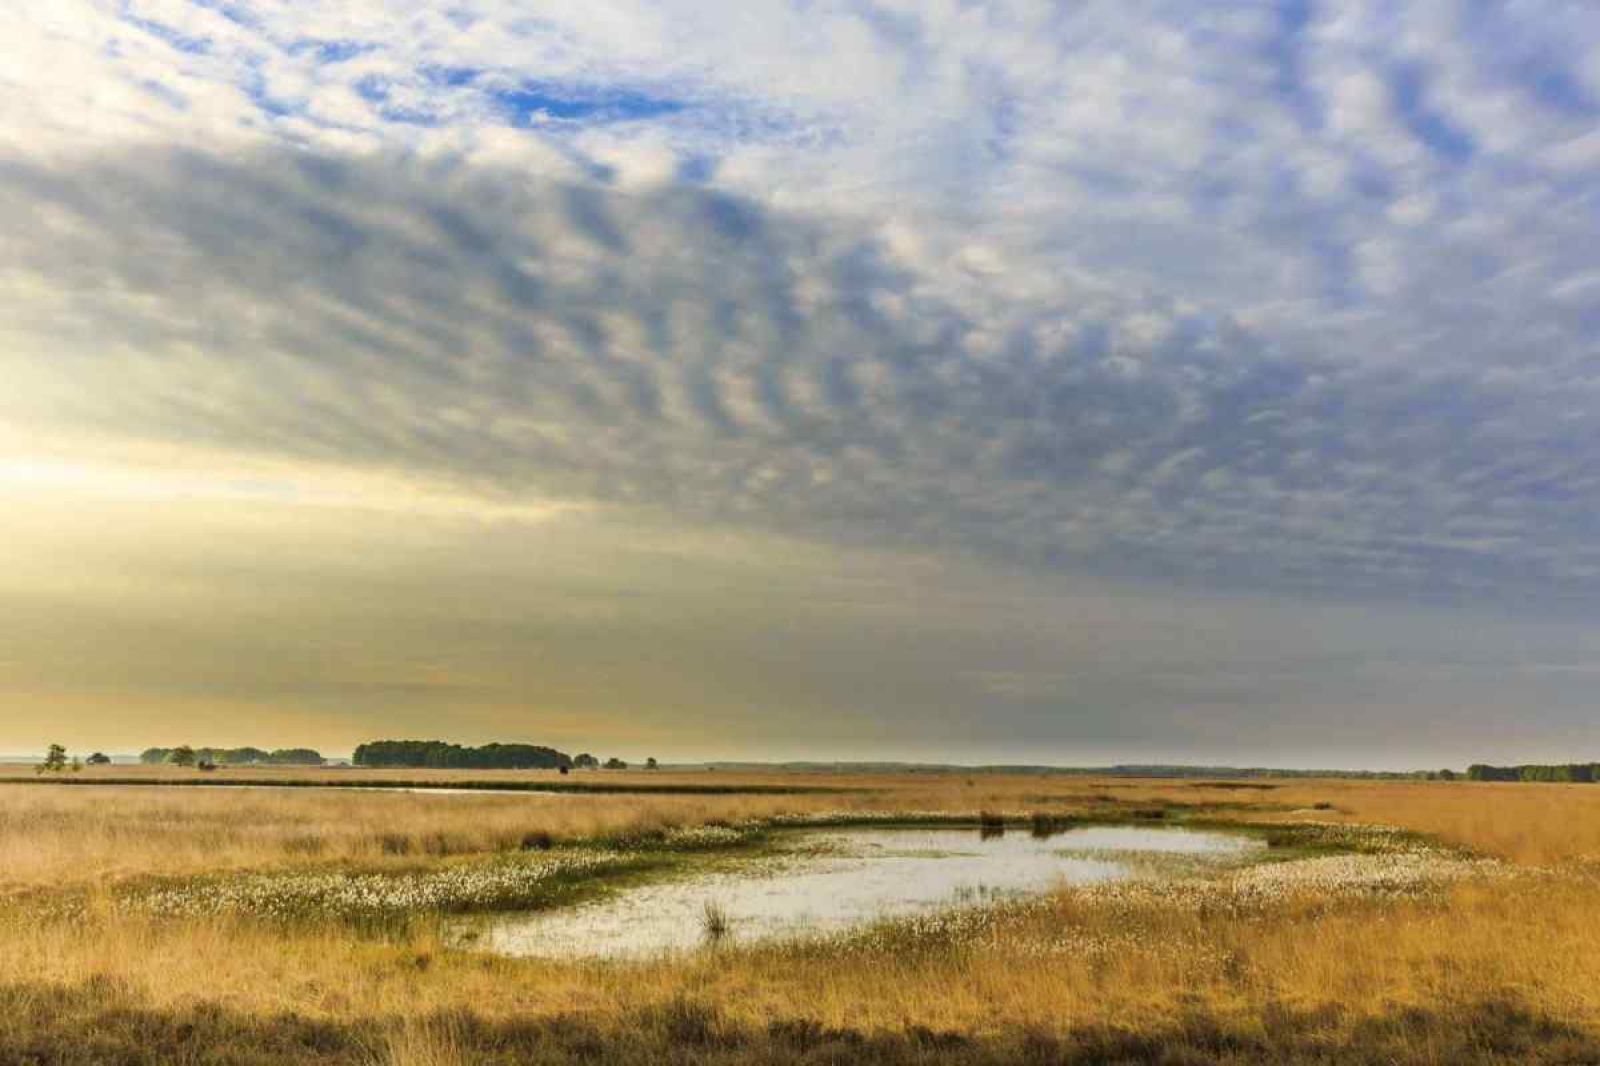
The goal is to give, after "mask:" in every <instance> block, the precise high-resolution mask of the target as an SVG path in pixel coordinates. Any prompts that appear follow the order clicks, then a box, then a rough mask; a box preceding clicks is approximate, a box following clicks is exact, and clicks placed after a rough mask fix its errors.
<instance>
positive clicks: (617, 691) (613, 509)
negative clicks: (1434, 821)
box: [0, 0, 1600, 768]
mask: <svg viewBox="0 0 1600 1066" xmlns="http://www.w3.org/2000/svg"><path fill="white" fill-rule="evenodd" d="M1597 120H1600V8H1597V7H1596V6H1595V5H1593V4H1591V3H1589V2H1587V0H1565V2H1564V0H1501V2H1497V0H1451V2H1445V0H1415V2H1412V3H1407V4H1393V3H1388V2H1383V0H1339V2H1337V3H1335V2H1332V0H1217V2H1215V3H1207V4H1203V5H1202V4H1194V3H1192V2H1187V0H1184V2H1177V0H1173V2H1166V0H1148V2H1143V3H1136V4H1130V3H1126V2H1124V0H1105V2H1100V0H1084V2H1075V3H1071V4H1064V3H1060V2H1058V0H1043V2H1030V0H1015V2H997V3H980V2H976V0H961V2H957V0H948V2H946V0H924V2H915V3H913V2H896V0H877V2H872V0H792V2H779V0H740V2H739V3H725V2H724V3H718V2H710V0H700V2H695V0H583V2H582V3H575V2H561V0H552V2H549V3H544V4H540V5H527V4H524V3H517V2H513V0H454V2H452V3H449V4H423V5H419V4H415V3H402V2H399V0H341V2H338V3H327V4H316V5H306V4H299V3H293V2H290V0H9V2H8V3H6V4H5V5H4V6H3V8H0V219H3V220H4V224H3V225H0V605H3V607H4V610H3V611H0V751H31V750H34V749H42V747H43V746H44V745H45V744H46V743H49V742H53V741H60V742H62V743H65V744H67V745H68V746H69V747H71V748H73V749H75V750H80V749H81V750H93V749H96V748H98V749H103V750H107V751H137V750H139V749H141V748H143V747H145V746H150V745H171V744H174V743H183V742H191V743H196V744H200V743H204V744H253V745H257V746H262V747H279V746H291V745H296V746H298V745H310V746H314V747H319V748H321V749H323V750H325V751H327V752H330V753H334V752H348V751H349V750H351V749H352V748H353V747H354V746H355V745H356V744H358V743H360V742H362V741H364V740H370V739H375V738H378V737H413V738H434V737H438V738H443V739H448V740H454V741H460V742H464V743H481V742H486V741H491V740H502V741H513V740H515V741H526V742H531V743H546V744H552V745H554V746H557V747H560V748H562V749H563V750H568V751H579V750H594V751H596V752H600V753H602V754H613V753H614V754H619V755H621V756H623V757H632V758H643V757H644V756H646V755H653V756H657V757H660V758H662V759H663V760H672V761H676V760H698V759H727V758H756V759H791V758H821V759H848V758H859V759H927V760H939V761H954V762H966V763H976V762H1027V763H1061V764H1072V765H1099V764H1105V763H1112V762H1158V761H1159V762H1190V763H1231V764H1246V765H1257V764H1259V765H1288V766H1346V767H1361V768H1365V767H1371V768H1404V767H1419V766H1420V767H1436V766H1461V765H1465V764H1466V763H1467V762H1471V761H1479V760H1482V761H1490V762H1494V761H1500V762H1514V761H1540V760H1545V761H1557V760H1560V761H1565V760H1569V759H1572V760H1578V759H1581V760H1584V761H1588V760H1591V759H1595V758H1600V728H1597V725H1596V723H1597V721H1600V718H1597V716H1596V715H1595V713H1594V692H1595V683H1596V680H1597V679H1600V626H1597V622H1600V464H1597V462H1596V460H1597V458H1600V241H1597V240H1596V235H1597V233H1600V121H1597Z"/></svg>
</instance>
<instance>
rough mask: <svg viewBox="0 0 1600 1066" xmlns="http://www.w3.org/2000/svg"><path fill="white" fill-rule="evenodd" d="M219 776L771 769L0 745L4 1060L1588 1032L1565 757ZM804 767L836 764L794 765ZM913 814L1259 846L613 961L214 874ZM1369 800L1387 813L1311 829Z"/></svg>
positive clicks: (845, 1054)
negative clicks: (1265, 773)
mask: <svg viewBox="0 0 1600 1066" xmlns="http://www.w3.org/2000/svg"><path fill="white" fill-rule="evenodd" d="M97 775H98V777H99V778H101V779H108V778H115V777H137V778H138V779H139V780H141V781H152V782H160V781H173V782H178V781H193V780H202V779H203V780H208V781H209V780H211V779H212V777H213V775H210V774H206V775H201V774H197V773H186V772H182V771H176V770H171V769H167V768H159V767H156V768H145V767H139V768H134V767H108V768H102V769H99V770H94V771H90V770H85V771H84V772H83V774H82V779H83V780H86V781H88V780H94V779H96V777H97ZM221 775H227V776H228V777H229V778H230V779H245V778H248V779H249V780H252V781H256V782H260V783H272V782H281V781H286V780H316V781H324V780H325V781H328V782H330V783H337V782H341V781H367V782H372V783H380V782H393V781H401V780H408V781H409V780H417V781H424V782H428V783H440V784H442V783H447V782H472V781H484V782H506V783H518V782H521V783H560V782H562V781H567V782H572V783H580V784H581V783H584V782H586V781H590V780H593V781H596V782H614V783H616V784H638V785H643V786H646V787H649V786H670V785H685V784H703V783H705V782H706V781H707V779H708V778H714V779H715V780H716V784H717V785H718V786H719V787H726V788H733V789H745V790H750V789H755V788H766V789H769V790H771V791H764V792H751V791H744V792H742V793H729V794H716V793H703V794H694V793H678V794H672V793H664V794H649V793H647V794H637V795H618V794H614V793H613V794H599V793H597V794H594V795H589V796H570V795H520V794H515V793H512V794H506V795H495V794H486V795H478V794H463V795H444V796H441V795H432V794H414V793H399V792H368V791H356V790H351V791H333V790H320V789H318V790H305V791H288V790H284V791H277V790H260V789H192V788H179V789H159V788H152V787H148V786H144V785H140V786H119V785H113V784H106V785H104V787H96V788H64V787H60V786H54V785H40V784H34V783H32V781H31V777H32V770H31V768H28V767H7V768H4V769H3V770H0V776H4V777H8V778H16V779H20V778H28V779H29V780H26V781H22V782H21V783H15V784H11V785H8V786H7V787H5V788H0V942H3V943H4V944H5V950H4V951H3V952H0V1062H12V1061H17V1062H40V1063H54V1062H67V1063H85V1064H87V1063H98V1062H104V1061H118V1062H134V1063H136V1062H150V1063H156V1062H169V1061H175V1060H182V1061H193V1062H239V1063H260V1062H279V1061H294V1062H313V1063H329V1064H332V1063H341V1064H343V1063H349V1064H352V1066H354V1064H357V1063H359V1064H363V1066H366V1064H372V1063H389V1064H394V1066H453V1064H464V1063H469V1062H471V1063H476V1062H504V1063H512V1062H607V1063H609V1062H617V1063H641V1064H642V1063H653V1062H662V1061H674V1062H728V1063H733V1062H746V1061H763V1062H779V1063H817V1064H821V1063H847V1062H856V1061H875V1062H880V1063H902V1062H903V1063H973V1064H977V1063H999V1062H1019V1061H1025V1062H1085V1063H1087V1062H1108V1061H1109V1062H1139V1063H1145V1062H1148V1063H1203V1062H1261V1061H1272V1062H1297V1061H1304V1060H1305V1059H1307V1058H1320V1059H1322V1060H1323V1061H1330V1062H1352V1063H1354V1062H1370V1061H1388V1062H1437V1063H1446V1062H1462V1061H1478V1062H1496V1063H1510V1062H1529V1061H1532V1062H1538V1061H1548V1062H1574V1061H1597V1060H1600V923H1596V922H1595V921H1594V919H1593V915H1594V914H1596V913H1600V789H1595V788H1593V787H1592V786H1585V785H1555V784H1551V785H1517V784H1506V785H1500V784H1468V783H1442V782H1437V783H1436V782H1367V781H1348V780H1316V779H1296V780H1283V781H1272V780H1262V781H1251V782H1236V781H1222V782H1207V781H1184V780H1171V779H1162V780H1131V779H1127V778H1085V777H1079V776H1060V777H1056V776H1048V775H1045V776H1031V775H1030V776H1012V775H1003V774H970V775H969V774H962V773H942V774H923V773H917V774H832V773H829V774H801V773H784V772H743V771H741V772H738V773H733V772H724V771H721V770H719V771H715V772H704V771H701V772H696V773H674V772H669V771H661V772H649V771H642V770H641V771H626V772H621V771H619V772H582V773H574V774H572V775H570V776H569V777H568V778H565V779H564V778H561V777H560V775H558V774H555V773H553V772H531V771H485V772H467V771H433V772H424V771H404V770H395V771H365V770H327V771H315V770H313V771H307V770H304V769H296V768H274V769H263V770H250V771H232V770H230V771H222V772H220V774H219V775H217V776H221ZM804 788H827V789H845V790H848V791H843V792H801V791H794V790H795V789H804ZM931 818H943V819H951V820H958V821H970V822H973V823H976V822H977V821H979V820H994V821H996V822H1008V823H1009V824H1010V825H1011V826H1012V827H1013V828H1012V831H1020V832H1025V831H1026V827H1027V825H1028V824H1029V823H1030V821H1034V822H1038V821H1040V820H1042V821H1044V822H1049V821H1051V820H1052V819H1061V820H1068V819H1092V820H1096V821H1109V822H1132V823H1137V824H1143V825H1148V824H1163V825H1167V824H1171V825H1205V826H1219V827H1224V828H1226V827H1230V826H1231V827H1238V828H1241V829H1242V828H1247V827H1251V826H1254V827H1257V829H1256V831H1257V832H1258V833H1264V834H1266V835H1265V839H1269V840H1271V841H1272V842H1273V845H1274V846H1273V848H1272V849H1271V851H1270V855H1271V857H1272V858H1273V859H1274V860H1275V863H1274V864H1269V866H1270V868H1268V867H1263V871H1264V873H1263V874H1261V875H1259V876H1258V875H1254V874H1252V875H1249V877H1246V876H1244V875H1240V877H1239V879H1238V880H1237V881H1236V880H1232V879H1230V878H1231V877H1232V876H1233V875H1228V876H1222V875H1217V876H1214V877H1209V879H1208V878H1205V877H1202V878H1200V879H1199V880H1196V881H1194V882H1193V883H1185V884H1183V885H1178V886H1174V887H1173V888H1171V889H1170V890H1159V891H1158V890H1155V889H1152V890H1151V891H1149V892H1142V891H1132V890H1130V891H1128V892H1125V893H1110V894H1106V893H1101V894H1095V893H1092V892H1084V891H1078V890H1073V889H1062V890H1061V891H1060V892H1058V893H1055V894H1053V895H1051V896H1050V897H1048V898H1047V899H1045V900H1043V901H1042V904H1041V905H1040V906H1034V907H1028V908H1021V909H1017V908H1008V907H1007V906H1006V905H1004V904H992V905H990V904H986V905H984V906H985V907H989V908H991V912H990V913H986V914H985V915H984V916H983V917H982V920H981V921H979V922H976V924H973V923H968V924H967V925H962V926H960V928H962V929H968V928H970V929H972V930H977V932H970V933H951V934H950V935H949V936H945V935H944V934H938V935H931V934H925V933H919V932H918V931H917V929H918V928H919V927H917V926H916V925H915V924H914V923H913V924H907V925H895V924H893V923H891V925H890V926H889V927H887V928H886V929H885V930H884V931H881V932H879V933H876V934H874V935H873V937H871V938H867V939H861V940H850V939H848V938H847V939H845V940H842V941H828V942H826V943H818V944H816V945H813V946H804V945H798V946H794V947H766V948H764V947H755V946H750V947H743V946H740V945H738V944H734V945H732V946H727V947H719V948H716V949H710V948H708V949H707V950H706V951H705V952H702V953H698V954H694V955H690V956H687V957H679V958H672V959H666V960H662V961H656V962H643V963H630V964H622V963H594V962H578V961H569V962H563V961H550V960H544V961H533V960H517V959H509V958H500V957H493V956H485V955H479V954H475V953H472V952H467V951H461V950H456V949H453V948H450V947H448V946H446V943H445V942H444V941H443V940H442V939H441V935H440V932H439V926H438V924H437V918H438V914H437V913H436V912H434V911H431V910H428V909H426V908H424V909H420V910H417V911H415V912H414V913H412V912H407V914H406V915H405V916H404V919H403V920H400V921H398V922H395V921H389V922H385V923H383V924H380V925H373V924H371V923H354V924H352V922H351V921H349V920H346V919H343V918H341V917H340V916H339V915H337V914H334V913H331V912H329V913H314V912H309V913H308V912H305V911H304V910H298V911H292V912H290V911H285V912H282V913H280V914H277V916H273V915H270V914H260V913H253V912H248V911H240V910H235V909H232V905H231V904H228V905H224V904H225V901H226V900H228V899H232V898H234V896H231V895H229V892H230V891H232V890H231V889H230V888H229V886H231V885H234V884H236V883H239V882H238V879H239V878H244V877H248V878H251V879H253V880H252V881H251V882H250V883H251V884H255V885H258V886H259V885H267V886H271V885H275V884H279V883H281V884H283V885H285V886H291V887H292V886H295V885H305V884H311V885H322V884H325V883H326V884H343V883H345V882H346V881H347V880H348V879H350V878H366V879H372V878H376V879H377V880H376V881H371V882H370V883H372V884H380V885H389V884H393V885H395V886H399V887H401V888H403V887H404V886H407V885H412V884H417V883H421V882H422V881H426V883H428V884H449V885H453V884H457V883H458V882H459V883H462V884H468V885H470V884H471V883H472V878H473V877H476V876H479V875H480V874H481V873H482V872H483V871H501V872H502V873H503V872H504V871H507V870H511V871H523V872H525V873H527V876H528V879H527V880H526V887H521V888H519V887H517V886H518V885H521V884H523V882H507V883H511V884H512V889H508V890H507V891H513V890H514V891H516V892H521V893H523V895H522V896H518V897H516V898H515V899H511V898H509V897H508V901H504V902H496V901H495V900H493V899H488V898H486V897H476V896H475V897H470V899H471V901H472V905H473V906H500V905H507V906H512V905H514V906H517V907H529V906H533V907H545V906H567V905H570V903H571V901H572V900H574V899H577V898H583V897H585V896H586V895H588V894H592V893H594V892H607V891H613V890H616V889H617V888H619V887H621V886H624V885H627V884H630V883H635V882H638V881H640V880H641V879H645V880H648V879H650V878H654V877H665V876H684V875H685V874H686V873H687V872H692V871H693V870H695V869H697V868H699V865H700V864H705V863H734V864H737V863H739V862H744V861H747V860H745V859H744V858H741V856H744V855H749V854H756V853H759V852H760V851H761V849H762V848H763V847H764V846H765V845H764V844H763V843H762V841H763V840H764V839H765V837H764V835H763V834H766V833H770V832H771V831H772V830H771V829H770V827H772V826H775V825H792V824H801V823H805V822H807V821H808V820H809V821H819V822H830V821H839V820H850V819H859V820H868V819H903V820H908V821H915V820H920V819H931ZM1324 823H1334V826H1333V827H1329V826H1326V825H1324ZM708 825H709V826H711V827H713V828H712V829H711V830H702V829H701V828H699V827H705V826H708ZM1370 825H1386V826H1392V827H1396V830H1368V829H1360V830H1356V829H1351V830H1348V831H1345V830H1339V829H1337V826H1370ZM1411 833H1415V834H1419V835H1417V836H1410V835H1408V834H1411ZM1473 856H1477V857H1480V858H1483V859H1492V860H1494V861H1492V862H1484V863H1481V864H1480V865H1482V868H1483V869H1484V870H1485V871H1486V872H1485V874H1484V875H1483V876H1481V877H1480V876H1477V875H1473V876H1471V877H1466V878H1462V877H1454V878H1453V879H1449V880H1444V879H1440V880H1430V877H1431V874H1430V871H1431V870H1434V869H1446V868H1448V869H1477V866H1476V865H1472V864H1473V863H1476V862H1477V861H1478V860H1477V859H1474V858H1473ZM1451 864H1454V865H1453V866H1452V865H1451ZM1464 864H1465V865H1464ZM541 871H545V872H548V876H546V873H541ZM535 875H537V876H535ZM1269 875H1270V876H1269ZM539 877H543V878H544V879H543V880H539V879H538V878H539ZM308 878H309V879H310V880H307V879H308ZM329 878H331V879H332V880H331V881H330V880H327V879H329ZM1250 878H1253V880H1252V879H1250ZM419 879H420V880H419ZM429 879H431V880H429ZM440 879H443V880H440ZM362 883H367V882H362ZM497 883H499V882H497ZM1252 885H1254V886H1257V887H1255V888H1251V887H1250V886H1252ZM1263 885H1268V886H1274V887H1272V889H1271V891H1265V890H1262V889H1261V888H1260V887H1259V886H1263ZM151 892H159V893H167V894H168V895H169V896H170V897H171V898H179V899H186V900H199V901H201V903H204V902H205V901H206V900H209V899H216V900H221V901H224V902H223V903H219V904H218V905H217V907H216V909H214V910H203V911H202V912H195V913H192V914H191V913H189V912H184V914H182V915H178V914H171V915H167V916H163V915H162V914H161V913H156V912H148V911H146V910H141V909H140V907H139V906H135V905H134V904H133V903H131V902H130V901H137V900H140V899H143V898H146V897H147V896H148V895H149V894H150V893H151ZM286 892H287V889H286ZM161 898H168V897H167V896H163V897H161ZM239 898H244V897H239ZM284 898H286V899H288V898H292V897H291V895H286V896H285V897H284ZM307 898H310V897H307ZM315 898H321V897H315ZM438 898H440V899H445V900H446V902H445V903H443V904H435V905H434V906H445V907H449V906H454V905H455V904H451V903H449V902H448V900H449V899H450V898H453V897H447V896H446V897H438ZM467 898H468V897H463V899H464V900H466V899H467ZM462 905H466V904H465V903H463V904H462ZM185 915H187V916H185ZM952 928H956V927H952Z"/></svg>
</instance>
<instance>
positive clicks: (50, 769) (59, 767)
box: [34, 744, 67, 774]
mask: <svg viewBox="0 0 1600 1066" xmlns="http://www.w3.org/2000/svg"><path fill="white" fill-rule="evenodd" d="M66 768H67V749H66V748H64V747H62V746H61V745H60V744H52V745H50V750H49V751H46V752H45V753H44V762H42V763H40V764H39V765H38V766H36V767H34V773H37V774H44V773H51V774H59V773H60V772H61V771H63V770H65V769H66Z"/></svg>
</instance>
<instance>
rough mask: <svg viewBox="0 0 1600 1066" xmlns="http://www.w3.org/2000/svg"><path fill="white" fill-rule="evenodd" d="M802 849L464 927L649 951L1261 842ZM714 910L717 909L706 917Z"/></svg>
mask: <svg viewBox="0 0 1600 1066" xmlns="http://www.w3.org/2000/svg"><path fill="white" fill-rule="evenodd" d="M792 840H793V844H794V850H793V851H792V852H791V853H790V854H787V855H785V856H782V857H780V858H777V859H772V860H753V861H752V862H751V863H750V864H748V866H746V867H741V868H739V869H738V870H736V871H723V872H717V873H711V874H706V875H703V876H697V877H695V878H692V879H688V880H678V881H667V882H661V883H657V884H649V885H644V886H641V887H639V888H635V889H630V890H628V891H626V892H624V893H622V894H621V895H618V896H615V897H612V898H609V899H605V900H599V901H596V902H593V903H588V904H582V905H579V906H577V907H572V908H568V909H566V910H561V911H553V912H546V913H540V914H527V915H511V916H499V917H497V918H493V919H487V920H483V919H480V920H477V921H476V922H475V923H473V924H470V925H464V926H462V927H461V931H462V932H463V933H464V934H466V935H468V936H470V937H471V938H473V940H474V944H475V946H477V947H479V948H481V949H484V950H489V951H493V952H497V953H500V954H506V955H542V956H598V957H607V958H638V957H645V956H650V955H656V954H660V953H663V952H671V951H683V950H690V949H694V948H698V947H700V946H702V945H703V944H705V943H706V941H707V938H708V935H709V936H711V937H712V938H714V939H717V940H721V941H733V942H739V943H748V942H751V941H755V940H763V939H770V938H775V937H786V936H796V935H803V934H807V933H820V932H831V931H836V930H838V929H842V928H845V927H848V926H851V925H855V924H858V923H861V922H865V921H870V920H872V919H874V918H879V917H884V916H889V915H902V914H910V913H917V912H921V911H927V910H933V909H937V908H939V907H946V906H950V905H952V904H960V903H970V902H976V901H981V900H989V899H994V898H997V897H998V898H1004V897H1012V896H1018V895H1022V894H1027V893H1033V892H1041V891H1045V890H1047V889H1049V888H1051V887H1053V886H1056V885H1058V884H1061V883H1063V882H1067V883H1073V884H1087V883H1091V882H1095V881H1104V880H1110V879H1114V878H1119V877H1125V876H1128V874H1129V872H1130V871H1129V868H1128V866H1127V864H1126V861H1125V859H1126V854H1125V853H1129V852H1142V853H1160V854H1166V855H1213V856H1221V857H1226V856H1230V855H1237V854H1239V853H1241V852H1242V851H1244V850H1247V849H1249V848H1252V847H1257V846H1259V845H1257V844H1255V843H1254V842H1252V841H1249V840H1245V839H1241V838H1239V837H1232V836H1227V835H1224V834H1220V833H1197V832H1189V831H1185V830H1180V829H1143V828H1127V827H1118V826H1096V827H1089V828H1078V829H1071V830H1067V831H1065V832H1060V833H1055V832H1052V833H1049V834H1035V833H1031V832H1026V831H1016V832H1012V833H1009V834H1008V833H1005V832H1004V831H1003V830H1000V829H997V828H995V827H985V828H984V829H983V830H981V831H979V832H974V831H973V830H971V829H948V828H945V829H848V830H826V831H805V832H800V833H795V834H793V835H792ZM708 916H714V920H713V918H708Z"/></svg>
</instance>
